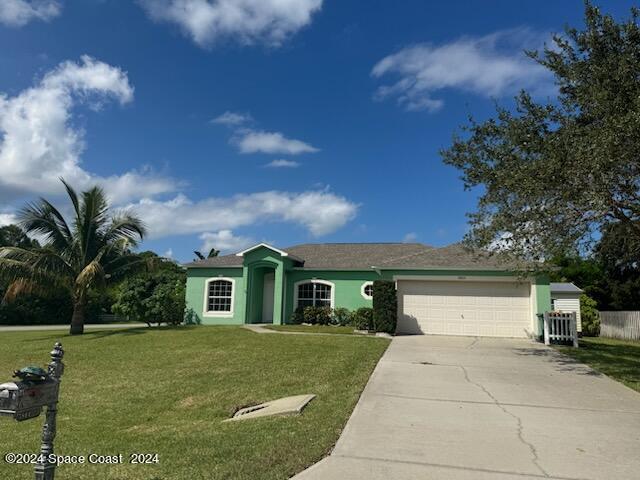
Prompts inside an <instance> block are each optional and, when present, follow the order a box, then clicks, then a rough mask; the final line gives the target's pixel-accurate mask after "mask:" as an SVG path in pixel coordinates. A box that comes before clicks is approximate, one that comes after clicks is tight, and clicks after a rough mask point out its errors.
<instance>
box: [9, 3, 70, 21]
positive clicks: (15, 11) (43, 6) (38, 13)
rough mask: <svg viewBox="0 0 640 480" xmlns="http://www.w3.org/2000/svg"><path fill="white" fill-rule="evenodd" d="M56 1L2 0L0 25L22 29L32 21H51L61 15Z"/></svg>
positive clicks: (59, 6) (60, 8)
mask: <svg viewBox="0 0 640 480" xmlns="http://www.w3.org/2000/svg"><path fill="white" fill-rule="evenodd" d="M61 10H62V6H61V5H60V2H58V1H56V0H30V1H29V0H0V23H2V24H4V25H8V26H10V27H22V26H24V25H26V24H27V23H29V22H30V21H32V20H42V21H45V22H47V21H49V20H51V19H52V18H54V17H57V16H58V15H60V11H61Z"/></svg>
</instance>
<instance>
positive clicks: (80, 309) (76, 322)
mask: <svg viewBox="0 0 640 480" xmlns="http://www.w3.org/2000/svg"><path fill="white" fill-rule="evenodd" d="M84 309H85V303H84V302H83V301H81V300H74V302H73V315H72V316H71V328H70V329H69V333H70V334H71V335H82V333H84Z"/></svg>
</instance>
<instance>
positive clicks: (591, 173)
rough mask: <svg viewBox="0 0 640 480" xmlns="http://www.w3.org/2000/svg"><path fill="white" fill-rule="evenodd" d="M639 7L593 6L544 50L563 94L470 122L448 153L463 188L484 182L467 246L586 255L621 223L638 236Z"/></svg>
mask: <svg viewBox="0 0 640 480" xmlns="http://www.w3.org/2000/svg"><path fill="white" fill-rule="evenodd" d="M639 12H640V11H639V10H638V9H637V8H632V10H631V18H629V19H628V20H626V21H624V22H621V23H618V22H616V20H615V19H614V18H613V17H611V16H609V15H603V14H602V13H600V11H599V10H598V8H596V7H594V6H592V5H591V4H590V3H589V2H586V8H585V23H586V25H585V28H584V30H577V29H574V28H566V30H565V34H564V35H556V36H554V37H553V45H552V46H547V47H545V48H544V50H543V51H542V52H527V54H528V55H529V56H530V57H531V58H532V59H533V60H535V61H537V62H538V63H539V64H540V65H542V66H543V67H545V68H546V69H548V70H549V71H550V72H551V73H552V74H553V76H554V78H555V83H556V85H557V88H558V96H557V99H554V100H551V101H548V102H546V103H538V102H536V101H535V100H534V99H533V98H532V96H531V95H530V94H529V93H527V92H525V91H522V92H521V93H520V95H519V96H518V97H517V98H516V105H515V107H516V108H515V110H514V111H510V110H507V109H505V108H500V107H499V108H498V109H497V116H496V118H492V119H489V120H487V121H484V122H481V123H478V122H476V121H474V120H473V119H471V120H470V124H469V125H468V126H466V127H465V128H464V131H465V132H466V134H465V135H464V137H460V136H456V137H454V141H453V145H452V146H451V147H450V148H448V149H446V150H444V151H442V156H443V159H444V162H445V163H446V164H448V165H452V166H454V167H456V168H458V169H459V170H461V172H462V179H463V180H464V184H465V188H467V189H471V188H474V187H477V186H480V187H482V193H481V196H480V199H479V202H478V207H477V210H476V212H475V213H472V214H471V215H470V223H471V230H470V233H469V234H468V235H467V237H466V240H467V243H469V244H470V245H472V246H474V247H480V248H487V247H493V248H494V249H495V246H496V245H500V244H501V242H502V245H504V246H506V247H507V248H506V250H508V253H511V254H513V255H514V256H515V257H524V258H529V259H533V260H541V259H550V258H552V257H554V256H556V255H561V254H563V253H565V252H568V251H585V250H588V249H590V248H591V247H592V246H593V244H594V243H595V242H596V241H597V238H598V236H599V234H598V231H600V230H602V229H604V228H605V227H606V226H607V225H609V224H613V223H621V224H623V225H625V226H626V227H627V230H628V233H629V235H632V236H633V237H635V238H636V239H638V238H640V81H638V78H639V77H640V26H639V25H638V18H639Z"/></svg>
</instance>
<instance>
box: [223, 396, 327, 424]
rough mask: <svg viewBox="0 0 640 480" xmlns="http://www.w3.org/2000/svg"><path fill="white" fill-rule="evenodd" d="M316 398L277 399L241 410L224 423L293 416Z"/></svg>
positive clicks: (294, 397)
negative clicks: (273, 416)
mask: <svg viewBox="0 0 640 480" xmlns="http://www.w3.org/2000/svg"><path fill="white" fill-rule="evenodd" d="M314 398H316V396H315V395H295V396H293V397H284V398H278V399H277V400H272V401H270V402H266V403H261V404H260V405H254V406H252V407H247V408H241V409H240V410H238V411H237V412H236V413H234V414H233V417H231V418H228V419H226V420H225V422H232V421H234V420H249V419H251V418H260V417H268V416H270V415H293V414H297V413H300V412H302V409H303V408H304V407H306V406H307V404H308V403H309V402H310V401H311V400H313V399H314Z"/></svg>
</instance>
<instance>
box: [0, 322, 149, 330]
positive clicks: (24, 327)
mask: <svg viewBox="0 0 640 480" xmlns="http://www.w3.org/2000/svg"><path fill="white" fill-rule="evenodd" d="M146 326H147V324H146V323H91V324H85V326H84V329H85V330H111V329H116V328H140V327H146ZM40 330H69V325H9V326H3V327H0V332H30V331H40Z"/></svg>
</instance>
